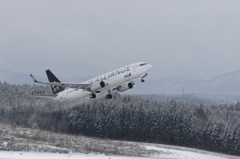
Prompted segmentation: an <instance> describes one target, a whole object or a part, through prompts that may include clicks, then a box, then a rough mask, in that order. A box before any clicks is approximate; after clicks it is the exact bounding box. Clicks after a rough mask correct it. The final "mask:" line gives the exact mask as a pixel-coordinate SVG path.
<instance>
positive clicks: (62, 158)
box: [0, 151, 149, 159]
mask: <svg viewBox="0 0 240 159" xmlns="http://www.w3.org/2000/svg"><path fill="white" fill-rule="evenodd" d="M33 158H34V159H42V158H44V159H68V158H69V159H79V158H81V159H149V158H144V157H141V158H140V157H139V158H138V157H125V156H106V155H96V154H56V153H34V152H12V151H10V152H9V151H0V159H33Z"/></svg>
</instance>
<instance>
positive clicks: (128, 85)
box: [118, 82, 133, 92]
mask: <svg viewBox="0 0 240 159" xmlns="http://www.w3.org/2000/svg"><path fill="white" fill-rule="evenodd" d="M132 88H133V83H132V82H129V83H124V84H123V85H121V87H119V88H118V91H119V92H124V91H126V90H129V89H132Z"/></svg>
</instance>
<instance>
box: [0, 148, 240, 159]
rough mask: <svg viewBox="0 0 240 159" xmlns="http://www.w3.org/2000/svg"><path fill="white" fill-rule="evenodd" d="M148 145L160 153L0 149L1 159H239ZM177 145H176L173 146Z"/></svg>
mask: <svg viewBox="0 0 240 159" xmlns="http://www.w3.org/2000/svg"><path fill="white" fill-rule="evenodd" d="M150 145H151V144H148V145H146V146H145V147H146V149H150V150H156V151H159V152H160V153H159V154H158V155H155V156H151V157H130V156H113V155H103V154H80V153H73V154H71V153H69V154H58V153H37V152H16V151H0V159H32V158H34V159H42V158H44V159H67V158H72V159H79V158H81V159H151V158H156V159H239V158H240V157H237V156H229V155H223V154H217V153H212V152H208V151H202V150H197V149H189V148H183V147H177V149H169V148H162V147H164V145H159V146H150ZM173 147H175V146H173Z"/></svg>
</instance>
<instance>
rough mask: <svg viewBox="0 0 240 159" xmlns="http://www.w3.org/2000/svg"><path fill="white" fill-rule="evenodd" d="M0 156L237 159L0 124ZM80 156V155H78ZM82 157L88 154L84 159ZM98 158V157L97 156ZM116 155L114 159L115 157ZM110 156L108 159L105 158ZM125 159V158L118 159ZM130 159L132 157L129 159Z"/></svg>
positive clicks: (182, 149)
mask: <svg viewBox="0 0 240 159" xmlns="http://www.w3.org/2000/svg"><path fill="white" fill-rule="evenodd" d="M0 149H1V150H2V152H0V155H1V157H6V158H8V157H9V156H10V157H13V158H19V154H20V155H24V158H26V157H27V158H28V157H29V156H30V157H32V155H31V154H30V153H28V152H29V151H31V153H33V152H38V153H39V152H40V153H42V152H48V153H47V154H41V156H46V157H47V155H49V152H50V153H57V155H56V156H54V155H53V154H51V155H50V157H51V158H53V157H56V158H58V159H59V158H61V157H63V158H64V157H66V156H63V155H59V153H63V154H68V156H67V157H72V158H75V157H79V156H81V158H89V159H92V158H96V156H98V158H101V159H103V158H104V159H105V158H106V157H107V158H118V159H119V157H117V156H135V157H144V158H148V157H158V158H161V157H163V158H184V159H192V158H195V159H198V158H199V159H200V158H204V159H227V158H231V159H237V158H238V157H235V156H229V155H223V154H217V153H212V152H208V151H202V150H197V149H192V148H185V147H179V146H170V145H162V144H150V143H140V142H126V141H116V140H109V139H100V138H95V137H86V136H81V135H78V136H77V135H67V134H61V133H53V132H49V131H44V130H40V129H36V128H27V127H20V126H13V125H7V124H0ZM3 150H5V151H20V152H21V153H17V154H16V153H11V154H9V153H8V154H6V153H4V151H3ZM79 153H80V154H79ZM84 154H91V155H90V156H89V155H84ZM99 154H101V156H99ZM35 155H36V156H38V154H35ZM116 155H117V156H116ZM109 156H110V157H109ZM121 158H128V157H121ZM131 158H132V157H131Z"/></svg>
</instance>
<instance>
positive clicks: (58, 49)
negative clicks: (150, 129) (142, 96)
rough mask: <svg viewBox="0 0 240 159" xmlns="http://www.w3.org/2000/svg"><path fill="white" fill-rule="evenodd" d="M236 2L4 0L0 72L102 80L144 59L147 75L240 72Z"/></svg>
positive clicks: (196, 75) (239, 25)
mask: <svg viewBox="0 0 240 159" xmlns="http://www.w3.org/2000/svg"><path fill="white" fill-rule="evenodd" d="M239 7H240V1H239V0H224V1H222V0H212V1H210V0H205V1H192V0H189V1H184V0H181V1H179V0H175V1H174V0H171V1H169V0H165V1H164V0H144V1H141V0H118V1H117V0H95V1H92V0H85V1H80V0H71V1H69V0H65V1H61V0H56V1H55V0H52V1H51V0H41V1H39V0H29V1H27V0H19V1H11V0H5V1H4V0H0V70H9V71H14V72H22V73H26V74H29V73H33V74H35V75H38V76H42V77H44V76H45V70H46V69H51V70H52V71H53V72H54V73H55V74H56V75H57V76H60V77H68V76H69V77H74V76H80V77H81V76H88V75H91V76H97V75H100V74H103V73H106V72H108V71H111V70H114V69H116V68H119V67H121V66H124V65H127V64H131V63H134V62H139V61H146V62H148V63H150V64H152V65H153V66H154V68H153V70H152V71H151V73H150V75H149V77H148V78H150V79H160V78H164V77H182V78H186V79H210V78H211V77H213V76H216V75H220V74H223V73H227V72H231V71H236V70H240V8H239Z"/></svg>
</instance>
